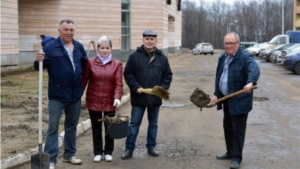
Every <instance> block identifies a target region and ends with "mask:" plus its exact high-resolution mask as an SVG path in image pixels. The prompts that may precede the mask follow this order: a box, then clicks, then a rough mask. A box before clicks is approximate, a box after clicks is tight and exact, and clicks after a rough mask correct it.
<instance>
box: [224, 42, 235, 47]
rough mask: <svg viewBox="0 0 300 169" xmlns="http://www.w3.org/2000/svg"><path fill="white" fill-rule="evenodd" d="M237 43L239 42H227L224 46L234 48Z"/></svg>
mask: <svg viewBox="0 0 300 169" xmlns="http://www.w3.org/2000/svg"><path fill="white" fill-rule="evenodd" d="M236 43H238V42H225V43H224V45H225V46H233V45H235V44H236Z"/></svg>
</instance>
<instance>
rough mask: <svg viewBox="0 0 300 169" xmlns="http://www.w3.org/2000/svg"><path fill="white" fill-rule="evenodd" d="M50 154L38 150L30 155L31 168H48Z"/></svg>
mask: <svg viewBox="0 0 300 169" xmlns="http://www.w3.org/2000/svg"><path fill="white" fill-rule="evenodd" d="M49 162H50V155H49V154H43V153H42V152H39V153H38V154H35V155H31V169H49Z"/></svg>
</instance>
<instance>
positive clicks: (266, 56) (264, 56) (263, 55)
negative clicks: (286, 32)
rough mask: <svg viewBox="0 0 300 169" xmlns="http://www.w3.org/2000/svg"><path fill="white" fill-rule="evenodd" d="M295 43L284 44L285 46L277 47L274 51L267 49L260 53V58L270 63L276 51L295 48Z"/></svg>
mask: <svg viewBox="0 0 300 169" xmlns="http://www.w3.org/2000/svg"><path fill="white" fill-rule="evenodd" d="M294 44H295V43H288V44H283V45H279V46H276V47H275V48H273V49H266V50H263V51H261V52H260V54H259V57H260V58H262V59H265V60H266V61H267V62H269V61H270V56H271V54H272V53H273V52H274V51H281V50H286V49H288V48H289V47H290V46H293V45H294Z"/></svg>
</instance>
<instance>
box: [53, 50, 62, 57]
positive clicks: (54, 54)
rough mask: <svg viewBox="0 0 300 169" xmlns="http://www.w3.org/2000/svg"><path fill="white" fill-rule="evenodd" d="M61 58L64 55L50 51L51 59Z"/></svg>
mask: <svg viewBox="0 0 300 169" xmlns="http://www.w3.org/2000/svg"><path fill="white" fill-rule="evenodd" d="M63 56H64V54H63V53H62V52H61V51H52V52H51V57H53V58H61V57H63Z"/></svg>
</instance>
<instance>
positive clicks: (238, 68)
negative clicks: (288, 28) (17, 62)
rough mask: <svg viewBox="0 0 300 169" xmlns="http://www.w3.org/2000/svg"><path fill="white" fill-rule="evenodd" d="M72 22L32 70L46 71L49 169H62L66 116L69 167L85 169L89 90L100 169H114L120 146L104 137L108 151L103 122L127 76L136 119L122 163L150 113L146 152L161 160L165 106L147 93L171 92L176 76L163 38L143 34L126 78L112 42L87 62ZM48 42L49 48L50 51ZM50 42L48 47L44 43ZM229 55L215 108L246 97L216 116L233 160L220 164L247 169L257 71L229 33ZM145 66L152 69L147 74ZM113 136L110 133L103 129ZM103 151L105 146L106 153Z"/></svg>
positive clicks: (222, 64) (101, 43)
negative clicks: (104, 168) (80, 138)
mask: <svg viewBox="0 0 300 169" xmlns="http://www.w3.org/2000/svg"><path fill="white" fill-rule="evenodd" d="M74 33H75V26H74V22H73V21H72V20H70V19H64V20H62V21H61V22H60V23H59V26H58V34H59V37H58V38H56V39H53V40H51V41H49V40H48V39H50V38H47V37H45V36H43V37H42V39H43V41H42V46H43V53H41V52H39V53H37V54H36V61H35V62H34V68H35V69H36V70H39V62H40V61H43V68H44V69H45V68H47V71H48V76H49V80H48V98H49V102H48V113H49V124H48V130H47V134H46V141H45V148H44V153H46V154H49V155H50V169H55V165H56V163H57V155H58V153H59V147H58V131H59V130H58V127H59V122H60V118H61V116H62V113H63V112H64V113H65V122H64V131H65V136H64V152H63V161H64V162H68V163H71V164H81V163H82V161H81V160H80V159H79V158H77V157H76V132H77V125H78V121H79V117H80V110H81V97H82V95H83V93H84V90H85V89H86V108H87V109H88V112H89V116H90V120H91V125H92V139H93V152H94V158H93V160H94V162H100V161H101V160H102V156H103V155H104V159H105V161H112V160H113V157H112V153H113V150H114V139H113V138H111V137H110V135H109V134H106V135H105V138H104V140H105V142H104V143H103V136H102V122H101V121H100V122H99V121H98V119H101V118H102V117H103V116H115V113H116V109H117V107H118V106H120V104H121V97H122V94H123V81H122V78H123V76H124V78H125V81H126V84H127V85H128V87H129V89H130V99H131V105H132V108H131V119H130V124H129V135H128V136H127V138H126V150H125V152H124V154H123V155H122V157H121V158H122V159H123V160H126V159H129V158H131V157H132V156H133V151H134V149H135V142H136V139H137V136H138V133H139V128H140V125H141V123H142V119H143V116H144V113H145V111H146V109H147V113H148V122H149V124H148V131H147V144H146V148H147V149H148V154H149V155H151V156H155V157H157V156H159V152H158V151H157V150H156V149H155V146H156V137H157V131H158V116H159V111H160V106H161V104H162V99H161V98H159V97H158V96H155V95H147V94H143V93H142V92H141V90H142V89H143V88H152V87H154V86H162V87H163V88H164V89H165V90H168V89H169V88H170V84H171V82H172V76H173V73H172V71H171V67H170V64H169V61H168V58H167V57H166V56H165V55H164V54H163V52H162V51H161V50H159V49H158V48H157V47H156V44H157V33H156V32H154V31H152V30H146V31H144V32H143V34H142V36H143V39H142V42H143V44H142V45H141V46H140V47H138V48H137V49H136V50H135V51H134V52H133V53H132V54H130V56H129V58H128V60H127V63H126V66H125V69H124V72H123V68H122V63H121V62H120V61H118V60H116V59H114V58H113V56H112V41H111V39H110V38H109V37H108V36H101V37H100V38H99V39H98V42H97V47H98V50H97V56H95V57H92V58H88V57H87V55H86V52H85V50H84V48H83V45H82V44H81V43H79V42H78V41H76V40H74V39H73V36H74ZM46 40H47V43H46ZM43 42H44V43H43ZM224 49H225V53H224V54H222V55H221V56H220V57H219V62H218V67H217V73H216V81H215V92H214V97H213V98H212V99H211V103H210V104H211V105H216V104H215V103H214V102H215V101H216V100H217V99H218V98H221V97H223V96H226V95H228V94H230V93H233V92H235V91H238V90H241V89H243V90H244V92H245V93H244V94H242V95H240V96H238V97H234V98H233V99H230V100H228V101H224V102H222V103H219V104H218V105H217V109H218V110H219V109H222V106H223V111H224V120H223V126H224V135H225V142H226V150H227V152H226V153H225V154H223V155H219V156H217V159H231V160H232V163H231V166H230V167H231V168H233V169H235V168H238V167H239V165H240V163H241V162H242V149H243V144H244V139H245V131H246V123H247V117H248V113H249V112H250V111H251V109H252V98H253V92H252V91H251V87H252V86H253V85H256V84H257V80H258V78H259V67H258V65H257V64H256V62H255V59H254V58H253V57H252V56H251V55H250V54H248V53H246V52H245V51H244V50H242V49H240V48H239V36H238V35H237V34H236V33H229V34H227V35H226V36H225V38H224ZM144 65H147V66H144ZM104 126H105V127H104V128H105V129H104V130H105V133H107V130H108V126H107V124H106V123H104ZM103 145H104V146H103Z"/></svg>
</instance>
